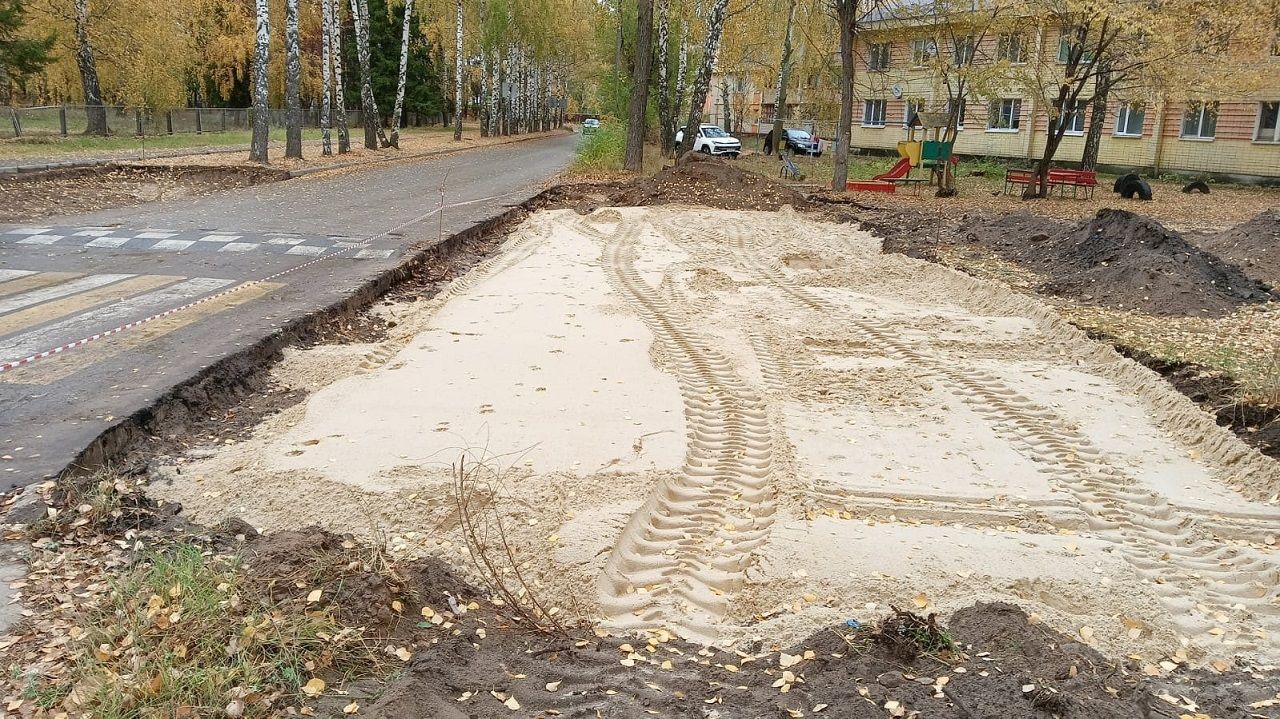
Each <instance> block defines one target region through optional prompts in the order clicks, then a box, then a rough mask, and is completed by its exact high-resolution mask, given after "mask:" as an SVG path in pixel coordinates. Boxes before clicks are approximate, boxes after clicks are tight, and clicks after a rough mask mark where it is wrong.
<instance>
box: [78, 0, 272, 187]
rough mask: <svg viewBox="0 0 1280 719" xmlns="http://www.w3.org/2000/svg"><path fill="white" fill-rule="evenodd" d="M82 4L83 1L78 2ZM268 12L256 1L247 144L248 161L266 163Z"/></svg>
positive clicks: (264, 2)
mask: <svg viewBox="0 0 1280 719" xmlns="http://www.w3.org/2000/svg"><path fill="white" fill-rule="evenodd" d="M78 1H79V2H83V1H84V0H78ZM269 12H270V10H269V6H268V4H267V0H257V13H258V31H257V39H256V41H255V44H254V55H253V139H252V141H251V142H250V144H249V159H250V160H252V161H254V162H261V163H264V164H265V163H266V162H267V143H268V141H269V140H270V132H271V124H270V120H271V118H270V116H269V115H268V113H269V112H270V110H268V109H267V77H268V75H267V71H268V67H267V63H268V62H269V61H270V59H271V54H270V49H271V27H270V17H269V15H268V13H269Z"/></svg>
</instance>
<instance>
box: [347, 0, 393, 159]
mask: <svg viewBox="0 0 1280 719" xmlns="http://www.w3.org/2000/svg"><path fill="white" fill-rule="evenodd" d="M351 17H352V19H353V20H354V22H355V26H356V61H357V62H359V63H360V106H361V109H362V110H363V114H364V146H365V147H367V148H369V149H370V150H376V149H378V144H379V140H381V142H382V146H383V147H388V146H390V144H391V143H389V142H387V140H386V137H384V136H383V133H382V121H381V118H380V117H379V116H378V101H377V99H375V98H374V96H373V77H372V74H371V71H370V70H369V3H368V2H366V0H351Z"/></svg>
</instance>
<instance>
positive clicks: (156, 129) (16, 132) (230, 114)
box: [0, 105, 440, 138]
mask: <svg viewBox="0 0 1280 719" xmlns="http://www.w3.org/2000/svg"><path fill="white" fill-rule="evenodd" d="M103 111H104V112H105V113H106V121H107V131H108V132H109V133H110V134H113V135H133V136H155V135H175V134H183V133H205V132H229V131H237V130H249V129H251V128H252V118H253V108H249V107H184V108H178V109H175V110H148V109H140V108H132V107H121V106H110V105H109V106H107V107H105V108H103ZM89 112H90V108H87V107H86V106H84V105H47V106H44V107H5V106H0V138H13V137H30V136H41V135H43V136H62V137H67V136H69V135H79V134H83V133H84V132H85V130H86V129H88V127H89ZM269 112H270V115H271V117H270V120H269V122H270V125H271V127H273V128H279V127H284V125H285V116H286V111H285V110H281V109H273V110H270V111H269ZM301 112H302V126H303V127H320V108H304V109H303V110H302V111H301ZM439 119H440V117H439V115H422V114H419V113H416V112H409V113H407V117H406V120H407V123H406V124H408V125H409V126H413V127H418V126H421V125H424V124H433V123H435V122H439ZM347 125H348V126H349V127H363V126H364V117H363V113H362V112H361V111H360V110H359V109H350V110H347Z"/></svg>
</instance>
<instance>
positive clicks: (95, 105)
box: [75, 0, 108, 135]
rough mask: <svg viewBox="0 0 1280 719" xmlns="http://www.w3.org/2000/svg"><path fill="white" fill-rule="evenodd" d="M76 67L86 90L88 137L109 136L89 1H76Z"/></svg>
mask: <svg viewBox="0 0 1280 719" xmlns="http://www.w3.org/2000/svg"><path fill="white" fill-rule="evenodd" d="M75 11H76V12H75V28H76V67H78V68H79V70H80V85H81V87H82V88H84V104H85V108H84V109H85V119H86V121H87V124H86V125H85V129H84V134H86V135H105V134H107V132H108V130H107V108H106V107H105V106H104V105H103V104H102V84H101V83H100V82H99V81H98V59H97V57H96V56H95V55H94V54H93V43H91V42H90V41H89V0H75Z"/></svg>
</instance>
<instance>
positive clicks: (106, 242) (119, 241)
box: [84, 237, 130, 247]
mask: <svg viewBox="0 0 1280 719" xmlns="http://www.w3.org/2000/svg"><path fill="white" fill-rule="evenodd" d="M129 239H130V238H128V237H99V238H98V239H96V240H93V241H92V242H86V243H85V244H84V246H85V247H119V246H121V245H123V244H124V243H126V242H128V241H129Z"/></svg>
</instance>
